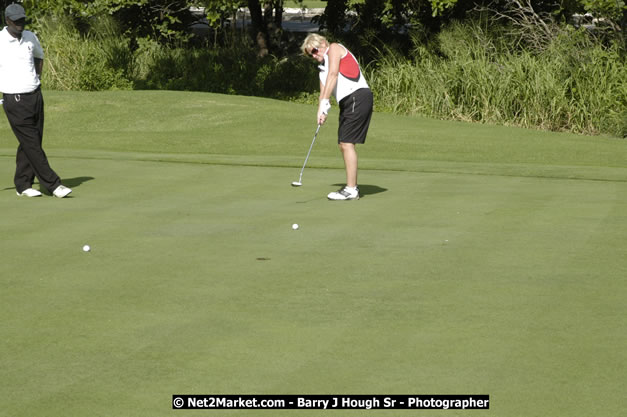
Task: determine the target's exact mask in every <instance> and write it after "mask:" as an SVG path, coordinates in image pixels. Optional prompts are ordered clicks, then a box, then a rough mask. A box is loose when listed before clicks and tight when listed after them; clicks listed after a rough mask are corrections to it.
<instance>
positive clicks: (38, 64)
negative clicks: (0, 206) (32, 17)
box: [0, 3, 72, 198]
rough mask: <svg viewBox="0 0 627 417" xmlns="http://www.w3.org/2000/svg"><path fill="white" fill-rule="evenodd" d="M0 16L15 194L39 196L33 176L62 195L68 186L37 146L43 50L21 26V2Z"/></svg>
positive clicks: (0, 79) (2, 87)
mask: <svg viewBox="0 0 627 417" xmlns="http://www.w3.org/2000/svg"><path fill="white" fill-rule="evenodd" d="M4 16H5V21H6V24H7V26H6V27H5V28H4V29H3V30H2V31H0V92H2V93H3V107H4V112H5V113H6V115H7V118H8V119H9V124H10V125H11V129H13V133H15V136H16V137H17V140H18V142H19V143H20V144H19V146H18V148H17V156H16V158H15V162H16V168H15V177H14V180H13V181H14V183H15V190H16V191H17V195H18V196H27V197H39V196H41V192H40V191H38V190H35V189H34V188H33V181H34V180H35V177H37V179H38V180H39V184H40V186H41V187H45V188H46V189H47V190H48V191H49V192H50V193H51V194H52V195H54V196H55V197H59V198H63V197H66V196H67V195H68V194H70V193H71V192H72V190H71V189H70V188H68V187H65V186H64V185H62V184H61V179H60V178H59V176H58V175H57V174H56V173H55V172H54V171H53V170H52V168H51V167H50V164H49V163H48V158H47V156H46V153H45V152H44V150H43V148H42V147H41V142H42V139H43V133H44V100H43V97H42V95H41V89H40V86H41V83H40V76H41V70H42V68H43V58H44V51H43V49H42V48H41V44H40V43H39V40H38V39H37V36H35V34H34V33H33V32H30V31H28V30H24V25H25V24H26V13H25V12H24V8H23V7H22V6H20V5H19V4H15V3H14V4H10V5H9V6H8V7H7V8H6V10H5V12H4Z"/></svg>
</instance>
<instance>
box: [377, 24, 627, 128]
mask: <svg viewBox="0 0 627 417" xmlns="http://www.w3.org/2000/svg"><path fill="white" fill-rule="evenodd" d="M500 35H501V34H499V33H496V32H493V31H490V30H487V29H485V28H482V27H481V26H480V25H479V24H460V23H456V24H453V25H451V27H449V28H447V29H445V30H444V31H443V32H442V33H441V34H440V36H439V38H438V45H437V48H427V47H424V46H420V47H417V48H416V50H415V53H414V58H413V59H407V58H404V57H402V56H399V55H397V54H394V53H393V52H391V51H386V52H384V53H383V54H382V55H381V56H382V58H381V59H380V60H379V61H378V62H377V63H376V65H372V66H370V67H369V71H368V78H369V82H370V84H371V86H372V88H373V90H374V93H375V97H376V103H377V107H378V110H382V111H391V112H395V113H405V114H422V115H427V116H430V117H437V118H446V119H456V120H464V121H476V122H484V123H495V124H505V125H515V126H522V127H533V128H541V129H548V130H553V131H571V132H574V133H584V134H592V135H595V134H601V133H603V134H610V135H615V136H624V135H625V134H627V111H626V106H627V83H625V80H626V79H627V67H626V66H625V59H624V56H622V55H621V52H620V50H619V49H618V47H614V46H609V47H608V46H603V45H601V44H599V43H596V42H595V41H594V40H593V39H591V38H590V37H589V36H588V35H587V34H585V33H583V32H579V31H574V30H568V31H564V32H563V33H560V34H559V35H558V36H557V37H556V38H555V39H554V40H553V42H552V43H551V44H550V45H549V47H548V48H547V49H546V50H544V51H541V52H539V53H536V52H532V51H528V50H524V49H521V48H520V47H518V45H515V44H514V43H512V44H508V43H507V40H506V39H503V38H502V37H501V36H500Z"/></svg>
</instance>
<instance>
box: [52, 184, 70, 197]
mask: <svg viewBox="0 0 627 417" xmlns="http://www.w3.org/2000/svg"><path fill="white" fill-rule="evenodd" d="M71 192H72V189H71V188H68V187H66V186H65V185H59V186H58V187H57V188H55V189H54V191H53V192H52V194H53V195H54V196H55V197H59V198H63V197H66V196H67V195H68V194H70V193H71Z"/></svg>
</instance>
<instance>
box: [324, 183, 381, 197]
mask: <svg viewBox="0 0 627 417" xmlns="http://www.w3.org/2000/svg"><path fill="white" fill-rule="evenodd" d="M333 186H334V187H343V186H344V184H333ZM387 190H388V189H387V188H381V187H379V186H378V185H369V184H359V195H361V196H362V197H363V196H366V195H374V194H379V193H384V192H386V191H387Z"/></svg>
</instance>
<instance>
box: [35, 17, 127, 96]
mask: <svg viewBox="0 0 627 417" xmlns="http://www.w3.org/2000/svg"><path fill="white" fill-rule="evenodd" d="M114 26H115V25H114V23H113V22H112V21H111V20H110V19H106V18H101V22H100V23H99V24H98V25H97V27H99V28H100V31H98V32H94V34H90V35H81V34H80V33H79V31H78V30H77V29H76V28H75V27H74V26H73V24H72V21H71V20H70V19H68V18H63V17H59V18H56V19H53V18H47V19H40V21H39V37H40V39H41V41H42V46H43V47H44V51H45V54H46V59H45V60H44V65H45V67H44V72H43V83H44V85H45V86H46V87H47V88H51V89H57V90H87V91H96V90H109V89H131V88H132V82H131V81H130V80H129V79H128V77H127V71H128V68H129V67H130V65H131V59H132V57H131V53H130V49H129V45H128V41H126V40H125V39H124V38H123V37H119V36H117V35H116V34H115V28H114Z"/></svg>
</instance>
